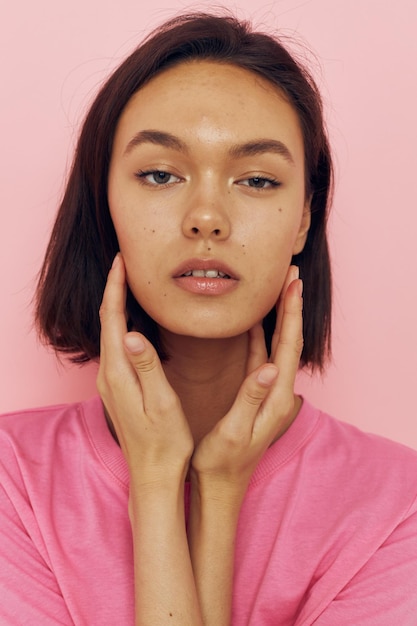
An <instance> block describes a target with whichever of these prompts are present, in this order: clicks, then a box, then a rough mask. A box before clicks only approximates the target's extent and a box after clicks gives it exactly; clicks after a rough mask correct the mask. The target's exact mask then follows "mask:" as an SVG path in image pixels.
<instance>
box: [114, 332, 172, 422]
mask: <svg viewBox="0 0 417 626" xmlns="http://www.w3.org/2000/svg"><path fill="white" fill-rule="evenodd" d="M123 345H124V349H125V353H126V355H127V358H128V360H129V363H130V365H131V366H132V368H133V370H134V371H135V373H136V376H137V378H138V380H139V383H140V386H141V389H142V397H143V406H144V409H145V413H146V414H147V415H149V417H152V414H154V415H157V414H158V415H159V416H161V415H164V414H165V415H166V416H169V415H172V411H178V409H179V407H180V403H179V399H178V396H177V395H176V393H175V392H174V390H173V389H172V387H171V385H170V384H169V382H168V380H167V378H166V376H165V372H164V370H163V367H162V364H161V361H160V358H159V356H158V353H157V352H156V350H155V348H154V346H153V345H152V344H151V343H150V341H148V340H147V339H146V337H144V336H143V335H141V334H140V333H138V332H129V333H126V334H125V335H124V338H123Z"/></svg>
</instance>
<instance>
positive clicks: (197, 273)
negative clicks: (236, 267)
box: [182, 270, 230, 279]
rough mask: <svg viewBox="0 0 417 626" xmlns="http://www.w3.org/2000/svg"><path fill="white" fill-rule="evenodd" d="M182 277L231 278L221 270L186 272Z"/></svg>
mask: <svg viewBox="0 0 417 626" xmlns="http://www.w3.org/2000/svg"><path fill="white" fill-rule="evenodd" d="M182 276H194V277H195V278H229V279H230V276H229V274H225V273H224V272H221V271H220V270H192V271H189V272H184V274H182Z"/></svg>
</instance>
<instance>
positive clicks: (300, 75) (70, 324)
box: [36, 13, 332, 369]
mask: <svg viewBox="0 0 417 626" xmlns="http://www.w3.org/2000/svg"><path fill="white" fill-rule="evenodd" d="M190 59H210V60H214V61H217V62H220V63H228V64H232V65H236V66H239V67H241V68H245V69H247V70H249V71H251V72H255V73H256V74H260V75H261V76H263V77H264V78H266V79H267V80H269V81H270V82H271V83H273V84H274V85H275V86H276V87H278V88H279V89H280V90H281V91H282V92H283V93H284V94H285V95H286V97H287V98H288V100H289V102H290V103H291V104H292V106H293V107H294V109H295V111H296V112H297V114H298V117H299V120H300V124H301V129H302V133H303V139H304V150H305V165H306V167H305V170H306V181H305V185H306V197H309V196H310V195H311V197H312V201H311V212H312V215H311V227H310V230H309V233H308V237H307V241H306V244H305V247H304V250H303V251H302V252H301V253H300V254H298V255H297V256H296V257H294V259H293V262H294V263H295V264H297V265H298V266H299V267H300V275H301V277H302V278H303V280H304V349H303V353H302V358H301V364H302V365H309V366H311V367H312V368H315V367H318V368H319V369H322V368H323V365H324V363H325V360H326V357H327V356H328V354H329V351H330V325H331V278H330V261H329V252H328V245H327V237H326V224H327V214H328V205H329V201H330V195H331V188H332V162H331V154H330V149H329V144H328V140H327V135H326V131H325V127H324V122H323V113H322V103H321V98H320V94H319V92H318V89H317V87H316V85H315V83H314V80H313V79H312V78H311V76H310V74H309V73H308V72H307V70H306V69H305V68H304V67H302V66H301V65H300V64H299V63H298V62H297V61H296V60H295V59H294V58H293V57H292V56H291V55H290V54H289V52H288V51H287V50H286V48H285V47H283V45H282V44H281V43H280V42H279V41H278V40H277V39H275V38H274V37H272V36H270V35H267V34H264V33H261V32H257V31H254V30H253V29H252V28H251V26H250V24H249V23H247V22H242V21H239V20H237V19H236V18H234V17H232V16H230V15H228V14H227V15H222V16H218V15H210V14H205V13H193V14H189V15H183V16H180V17H177V18H175V19H173V20H170V21H168V22H167V23H165V24H163V25H162V26H161V27H159V28H158V29H157V30H155V31H154V32H153V33H151V35H150V36H149V37H148V38H147V39H146V40H145V42H144V43H142V45H140V46H139V47H138V48H137V49H136V50H135V51H134V52H133V53H132V54H131V55H130V56H129V57H128V58H127V59H126V60H125V61H124V62H123V63H122V64H121V65H120V67H119V68H118V69H116V70H115V71H114V73H113V74H112V75H111V76H110V78H109V79H108V80H107V81H106V83H105V84H104V85H103V87H102V88H101V90H100V92H99V94H98V95H97V97H96V99H95V101H94V102H93V104H92V106H91V108H90V110H89V112H88V114H87V116H86V119H85V122H84V124H83V127H82V129H81V133H80V137H79V140H78V145H77V148H76V152H75V156H74V161H73V165H72V169H71V172H70V176H69V179H68V183H67V186H66V190H65V194H64V197H63V200H62V203H61V206H60V208H59V212H58V215H57V218H56V222H55V225H54V228H53V231H52V235H51V239H50V242H49V245H48V249H47V252H46V256H45V260H44V264H43V267H42V269H41V273H40V278H39V283H38V289H37V299H36V320H37V323H38V327H39V329H40V333H41V335H42V337H43V338H44V339H46V340H47V342H49V343H50V344H51V345H52V346H53V347H54V348H55V350H57V351H59V352H63V353H67V354H69V355H72V356H71V360H72V361H74V362H78V363H81V362H84V361H88V360H90V359H94V358H97V357H98V356H99V353H100V322H99V316H98V311H99V307H100V304H101V299H102V295H103V291H104V287H105V283H106V277H107V273H108V271H109V268H110V265H111V263H112V260H113V258H114V256H115V254H116V252H117V251H118V248H119V246H118V242H117V237H116V233H115V230H114V227H113V223H112V220H111V217H110V212H109V206H108V201H107V178H108V171H109V163H110V156H111V152H112V143H113V138H114V134H115V130H116V126H117V123H118V120H119V118H120V115H121V113H122V111H123V109H124V107H125V106H126V104H127V102H128V101H129V99H130V98H131V97H132V95H133V94H134V93H135V92H136V91H137V90H138V89H140V88H141V87H142V86H143V85H144V84H145V83H146V82H148V81H149V80H150V79H151V78H152V77H153V76H155V75H156V74H158V73H159V72H160V71H161V70H163V69H165V68H167V67H170V66H173V65H176V64H179V63H181V62H185V61H187V60H190ZM127 312H128V316H129V327H130V328H136V329H138V330H140V331H141V332H143V333H144V334H145V335H146V336H147V337H148V338H149V339H150V340H151V341H152V342H153V343H154V345H155V347H156V348H157V350H158V352H159V354H160V356H161V358H166V355H165V354H164V353H163V349H162V346H161V345H160V341H159V337H158V329H157V326H156V324H155V322H154V321H153V320H152V319H151V318H150V317H149V316H148V315H147V313H146V312H145V311H143V309H142V308H141V307H140V306H139V304H138V303H137V302H136V300H135V299H134V298H133V296H132V294H131V293H130V292H129V293H128V298H127ZM274 325H275V311H271V312H270V313H269V314H268V315H267V317H266V318H265V320H264V329H265V337H266V342H267V345H268V346H269V345H270V341H271V336H272V332H273V329H274Z"/></svg>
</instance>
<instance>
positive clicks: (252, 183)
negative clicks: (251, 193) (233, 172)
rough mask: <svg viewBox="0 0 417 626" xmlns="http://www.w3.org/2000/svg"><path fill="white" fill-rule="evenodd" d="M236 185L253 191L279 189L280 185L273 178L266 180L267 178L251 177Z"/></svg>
mask: <svg viewBox="0 0 417 626" xmlns="http://www.w3.org/2000/svg"><path fill="white" fill-rule="evenodd" d="M238 184H239V185H244V186H245V187H252V188H253V189H269V188H271V187H279V186H280V184H281V183H280V182H279V181H278V180H276V179H275V178H268V177H267V176H251V178H245V179H244V180H240V181H238Z"/></svg>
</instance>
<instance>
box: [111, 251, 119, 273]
mask: <svg viewBox="0 0 417 626" xmlns="http://www.w3.org/2000/svg"><path fill="white" fill-rule="evenodd" d="M119 261H120V252H118V253H117V254H116V256H115V257H114V259H113V263H112V266H111V267H112V269H113V268H115V267H116V266H117V264H118V263H119Z"/></svg>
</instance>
